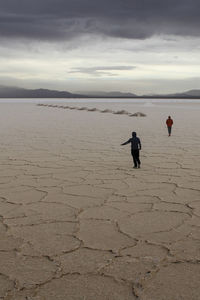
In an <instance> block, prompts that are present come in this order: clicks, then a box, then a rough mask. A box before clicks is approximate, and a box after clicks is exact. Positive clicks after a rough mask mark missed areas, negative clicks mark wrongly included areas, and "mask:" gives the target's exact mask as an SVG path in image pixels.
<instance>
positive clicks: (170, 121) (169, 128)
mask: <svg viewBox="0 0 200 300" xmlns="http://www.w3.org/2000/svg"><path fill="white" fill-rule="evenodd" d="M173 123H174V122H173V120H172V118H171V117H170V116H169V117H168V119H167V120H166V124H167V129H168V134H169V136H170V135H171V132H172V125H173Z"/></svg>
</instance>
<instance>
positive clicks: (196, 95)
mask: <svg viewBox="0 0 200 300" xmlns="http://www.w3.org/2000/svg"><path fill="white" fill-rule="evenodd" d="M0 98H149V99H154V98H163V99H167V98H177V99H178V98H185V99H200V90H197V89H196V90H190V91H186V92H183V93H175V94H155V95H142V96H138V95H136V94H133V93H122V92H118V91H113V92H81V93H77V94H76V93H70V92H67V91H57V90H49V89H24V88H19V87H6V86H0Z"/></svg>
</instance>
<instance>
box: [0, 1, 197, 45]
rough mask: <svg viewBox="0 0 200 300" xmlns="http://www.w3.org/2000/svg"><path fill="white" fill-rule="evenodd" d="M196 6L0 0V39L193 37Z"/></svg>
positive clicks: (172, 2)
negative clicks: (92, 35)
mask: <svg viewBox="0 0 200 300" xmlns="http://www.w3.org/2000/svg"><path fill="white" fill-rule="evenodd" d="M199 13H200V1H199V0H165V1H164V0H101V1H100V0H98V1H96V0H34V1H33V0H1V2H0V36H4V37H16V38H17V37H22V38H31V39H47V40H51V39H52V40H58V39H65V38H66V39H69V38H73V37H77V36H79V35H82V34H100V35H101V34H102V35H106V36H112V37H125V38H133V39H134V38H135V39H144V38H148V37H150V36H152V35H154V34H175V35H183V36H184V35H189V36H199V35H200V31H199V26H200V18H199Z"/></svg>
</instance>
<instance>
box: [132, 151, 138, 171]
mask: <svg viewBox="0 0 200 300" xmlns="http://www.w3.org/2000/svg"><path fill="white" fill-rule="evenodd" d="M131 154H132V157H133V163H134V168H137V158H136V156H135V150H131Z"/></svg>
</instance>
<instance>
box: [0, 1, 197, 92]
mask: <svg viewBox="0 0 200 300" xmlns="http://www.w3.org/2000/svg"><path fill="white" fill-rule="evenodd" d="M199 15H200V1H199V0H101V1H100V0H98V1H97V0H0V85H6V86H19V87H24V88H49V89H57V90H65V91H70V92H87V91H88V92H89V91H90V92H91V91H121V92H132V93H136V94H139V95H142V94H154V93H174V92H182V91H186V90H190V89H199V88H200V30H199V28H200V18H199Z"/></svg>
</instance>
